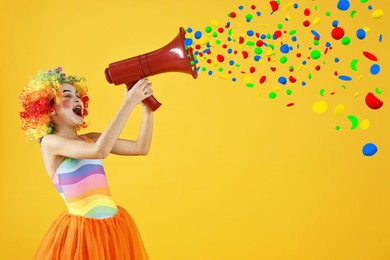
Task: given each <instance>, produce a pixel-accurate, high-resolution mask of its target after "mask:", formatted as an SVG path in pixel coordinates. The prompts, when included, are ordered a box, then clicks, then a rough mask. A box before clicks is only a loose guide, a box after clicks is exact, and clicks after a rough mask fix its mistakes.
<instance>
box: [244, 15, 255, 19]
mask: <svg viewBox="0 0 390 260" xmlns="http://www.w3.org/2000/svg"><path fill="white" fill-rule="evenodd" d="M245 18H246V19H247V20H252V18H253V15H252V14H247V15H246V16H245Z"/></svg>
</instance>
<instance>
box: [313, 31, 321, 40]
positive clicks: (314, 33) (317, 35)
mask: <svg viewBox="0 0 390 260" xmlns="http://www.w3.org/2000/svg"><path fill="white" fill-rule="evenodd" d="M311 33H312V34H313V35H314V37H317V38H318V39H319V38H321V36H320V34H319V33H318V32H316V31H314V30H311Z"/></svg>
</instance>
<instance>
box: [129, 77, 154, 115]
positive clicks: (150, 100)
mask: <svg viewBox="0 0 390 260" xmlns="http://www.w3.org/2000/svg"><path fill="white" fill-rule="evenodd" d="M135 83H136V82H129V83H126V87H127V90H130V89H131V88H132V87H133V86H134V85H135ZM142 102H143V103H144V104H145V105H146V106H147V107H148V108H149V109H150V110H152V111H153V112H154V111H156V110H157V109H158V108H159V107H160V106H161V103H160V102H158V101H157V99H156V98H155V97H154V96H150V97H148V98H145V99H144V100H142Z"/></svg>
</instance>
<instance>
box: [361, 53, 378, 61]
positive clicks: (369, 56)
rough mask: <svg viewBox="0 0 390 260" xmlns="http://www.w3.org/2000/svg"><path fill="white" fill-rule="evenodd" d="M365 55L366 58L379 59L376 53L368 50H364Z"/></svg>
mask: <svg viewBox="0 0 390 260" xmlns="http://www.w3.org/2000/svg"><path fill="white" fill-rule="evenodd" d="M363 55H364V56H366V58H367V59H369V60H372V61H378V58H377V57H376V56H375V55H374V54H372V53H370V52H368V51H363Z"/></svg>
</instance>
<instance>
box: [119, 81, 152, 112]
mask: <svg viewBox="0 0 390 260" xmlns="http://www.w3.org/2000/svg"><path fill="white" fill-rule="evenodd" d="M151 87H152V83H150V82H149V80H148V79H147V78H143V79H140V80H139V81H138V82H137V83H135V85H134V86H133V87H132V88H131V89H130V90H129V91H127V92H126V95H125V102H126V103H127V104H132V105H136V104H138V103H139V102H141V101H142V100H144V99H145V98H148V97H150V96H151V95H153V90H152V89H151Z"/></svg>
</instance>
